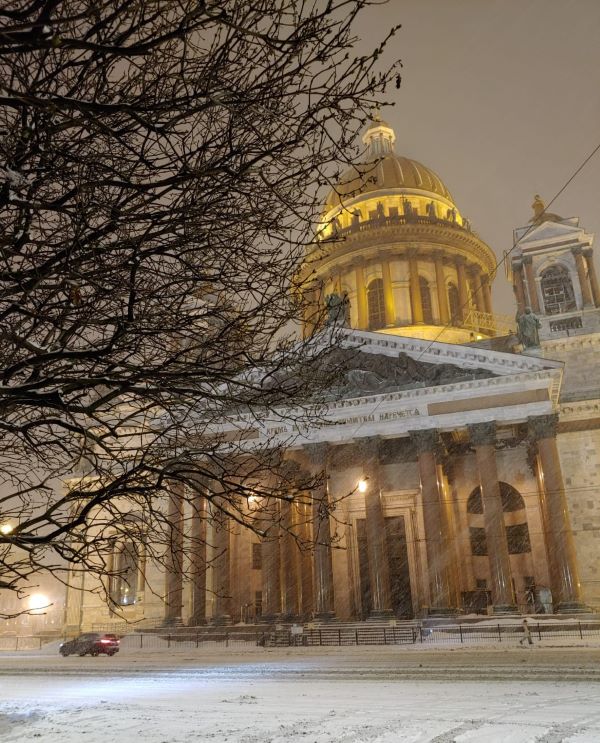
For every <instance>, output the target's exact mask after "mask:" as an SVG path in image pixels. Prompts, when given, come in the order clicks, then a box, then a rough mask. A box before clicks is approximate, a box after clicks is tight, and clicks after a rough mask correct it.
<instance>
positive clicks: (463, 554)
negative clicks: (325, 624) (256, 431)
mask: <svg viewBox="0 0 600 743" xmlns="http://www.w3.org/2000/svg"><path fill="white" fill-rule="evenodd" d="M364 142H365V145H366V148H367V150H366V151H367V155H366V158H365V162H364V164H363V165H362V166H361V167H359V168H358V169H352V170H351V171H349V172H347V173H346V174H345V175H344V176H342V178H341V180H340V182H339V184H338V185H337V187H336V188H334V189H333V190H332V191H331V193H330V194H329V196H328V198H327V203H326V206H325V212H324V215H323V223H322V224H323V226H322V229H321V230H320V232H319V235H318V240H316V242H315V246H314V252H313V254H312V256H311V261H310V269H311V271H314V272H315V274H314V275H315V276H316V279H317V280H316V281H315V282H314V284H313V285H314V287H315V289H314V297H313V298H312V299H313V302H314V303H315V304H319V303H323V302H327V303H328V306H329V308H330V312H331V313H332V314H335V313H336V312H343V313H345V314H346V316H347V317H346V322H347V325H348V330H347V331H345V332H344V341H343V343H344V345H346V346H347V347H353V348H357V349H359V350H358V351H357V352H356V353H355V354H354V355H353V365H352V369H350V370H349V371H348V373H347V375H346V377H345V380H344V384H343V386H342V387H341V388H340V389H341V391H340V394H339V395H338V398H337V399H334V400H332V402H331V403H330V404H329V408H328V412H327V417H328V419H329V421H330V423H331V425H328V426H320V427H318V428H315V430H314V431H309V432H307V433H306V434H305V435H304V436H303V437H302V438H296V439H295V441H294V445H293V447H292V449H291V450H290V451H289V453H288V454H289V459H290V460H292V461H294V462H295V463H296V465H297V466H298V467H299V468H300V469H301V470H304V471H306V472H315V471H318V470H322V469H324V470H325V472H326V473H327V478H326V481H325V482H324V483H323V486H322V489H321V491H320V492H317V493H315V494H314V497H313V501H312V504H313V505H312V506H310V505H309V506H307V505H306V503H305V502H303V504H302V505H301V504H294V503H284V504H282V505H281V508H282V509H284V512H283V513H282V514H281V520H282V523H284V524H294V523H295V524H297V525H298V528H299V529H303V530H304V531H305V532H306V533H305V534H304V536H305V537H306V538H307V539H310V538H311V537H312V536H314V534H311V530H313V531H314V532H316V530H319V535H321V536H320V538H319V539H317V540H315V541H316V542H317V544H315V546H314V548H313V549H312V550H300V549H299V548H298V544H297V543H296V541H295V540H294V539H293V538H289V536H288V537H286V536H284V537H283V538H282V539H280V540H275V541H274V540H269V541H265V542H263V543H261V542H260V540H259V538H258V537H257V536H256V535H254V534H252V533H250V532H249V531H244V530H241V529H240V528H239V527H236V526H234V525H232V526H231V528H219V529H218V530H216V531H215V533H214V534H208V535H207V538H206V541H205V542H203V543H202V544H203V546H202V547H196V548H195V550H194V554H188V552H187V551H186V550H187V547H186V541H185V539H183V540H182V542H181V544H180V548H181V550H182V552H183V554H184V555H185V561H182V560H173V561H172V563H171V569H170V570H168V571H167V572H166V573H165V570H164V568H163V567H161V566H159V565H152V564H149V563H142V562H139V563H135V564H132V565H131V566H129V568H128V580H127V581H122V582H121V584H120V585H121V593H119V591H118V590H117V591H116V592H115V593H114V595H113V600H115V601H116V602H117V603H118V604H120V609H121V611H120V612H118V613H115V612H114V611H112V610H111V609H110V608H109V607H108V606H107V605H106V604H105V603H103V602H102V600H101V598H100V597H99V596H98V595H97V594H94V593H89V592H87V591H85V590H79V588H89V587H91V586H87V585H86V584H85V580H84V581H83V584H82V585H80V586H79V588H78V587H77V583H75V585H74V586H73V587H72V588H70V589H69V592H68V596H67V606H66V611H65V629H66V630H67V631H77V630H91V629H94V628H99V627H100V626H102V628H106V627H107V625H109V624H110V623H111V622H115V623H116V622H121V621H122V617H123V616H125V617H126V618H127V619H131V620H135V621H140V620H144V621H147V622H148V623H154V624H155V625H156V624H161V623H164V624H167V625H169V624H180V623H182V624H186V625H192V626H197V625H202V624H207V623H208V624H210V623H216V624H223V623H237V622H240V621H241V622H247V623H254V622H259V621H261V622H281V621H290V622H291V621H293V622H299V621H315V620H317V621H318V620H321V621H335V620H338V621H350V620H360V619H369V618H374V617H377V618H390V619H393V618H395V619H397V620H400V619H414V618H420V617H432V616H457V615H460V614H465V613H466V614H517V613H521V614H534V613H560V614H571V613H581V612H587V611H590V610H596V609H598V608H600V557H599V551H598V535H599V534H600V499H599V498H598V492H599V488H600V456H599V452H600V388H599V386H598V381H597V374H596V369H597V365H598V363H599V362H600V287H599V285H598V280H597V277H596V273H595V270H594V263H593V259H592V240H593V236H592V235H590V234H588V233H586V232H585V230H584V229H583V228H581V227H580V226H579V222H578V219H577V218H567V219H563V218H561V217H559V216H557V215H556V214H549V213H547V212H546V211H545V210H544V207H543V204H542V202H541V201H540V199H539V197H536V199H535V201H534V205H533V209H534V213H533V217H532V219H531V220H530V222H529V223H528V224H527V225H525V226H524V227H519V228H518V229H516V230H515V246H516V247H514V249H513V250H512V251H511V252H510V253H509V255H508V257H507V262H508V264H509V265H508V269H509V271H508V275H509V277H510V279H511V280H512V282H513V285H514V290H515V298H516V305H517V318H518V321H517V322H515V320H514V319H513V318H512V316H511V317H500V316H498V315H496V314H494V312H493V308H492V299H491V283H492V280H493V279H494V277H495V275H496V263H497V261H496V257H495V255H494V253H493V252H492V251H491V249H490V248H489V247H488V246H487V245H486V244H485V243H484V242H483V241H482V240H481V239H480V238H479V237H478V235H477V234H476V233H475V232H474V231H473V230H472V228H471V225H470V223H469V221H468V220H467V219H466V218H465V217H464V216H463V215H462V213H461V211H460V209H459V207H458V205H457V204H455V203H454V200H453V199H452V196H451V194H450V192H449V191H448V189H447V188H446V186H445V185H444V183H443V182H442V181H441V180H440V178H439V177H438V176H437V175H436V174H435V173H434V172H433V171H432V170H430V169H429V168H428V167H425V166H423V165H422V164H420V163H418V162H416V161H415V160H411V159H409V158H407V157H403V156H400V155H398V154H396V152H395V146H394V145H395V135H394V131H393V130H392V128H391V127H390V126H388V125H387V124H386V123H385V122H383V121H380V120H377V121H374V122H372V124H371V125H370V126H369V127H368V129H367V131H366V133H365V135H364ZM332 238H339V239H332ZM517 324H518V328H517ZM309 326H310V318H309V317H307V328H308V329H309ZM515 331H517V332H515ZM284 428H285V427H282V428H281V429H280V430H278V431H274V432H273V431H272V432H270V435H272V436H280V437H281V440H282V441H283V440H286V439H287V438H289V433H290V432H289V431H286V430H284ZM347 493H351V495H350V496H349V497H344V498H342V499H340V501H339V504H338V506H337V509H338V512H337V514H336V529H337V534H338V536H339V539H337V541H335V544H333V545H332V544H331V543H330V539H329V538H328V534H329V531H330V529H332V528H333V525H332V524H330V523H329V517H327V518H326V520H325V521H323V518H322V514H323V513H324V512H325V513H326V509H325V510H323V509H319V499H323V498H325V499H330V500H332V501H335V500H336V499H337V497H338V496H342V495H344V494H347ZM303 509H304V511H309V510H310V509H312V510H313V511H314V513H312V512H307V513H305V512H303ZM180 517H181V514H180ZM201 519H202V514H201V513H196V514H193V515H191V516H190V524H191V526H190V529H191V531H192V532H193V531H194V529H196V530H198V529H201V528H203V527H202V523H201V522H200V520H201ZM209 529H210V527H209ZM323 534H325V535H326V536H325V538H322V535H323ZM196 544H197V542H196ZM215 555H218V559H213V556H215ZM184 562H185V564H186V565H187V566H188V569H186V573H187V575H188V576H189V577H184V575H183V572H178V571H177V569H176V566H177V565H183V563H184ZM207 565H208V568H207Z"/></svg>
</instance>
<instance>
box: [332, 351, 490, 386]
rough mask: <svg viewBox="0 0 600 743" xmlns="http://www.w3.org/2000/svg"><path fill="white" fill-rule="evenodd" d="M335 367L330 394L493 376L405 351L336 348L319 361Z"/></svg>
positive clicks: (484, 371)
mask: <svg viewBox="0 0 600 743" xmlns="http://www.w3.org/2000/svg"><path fill="white" fill-rule="evenodd" d="M323 362H324V363H326V364H332V365H335V366H337V367H338V368H339V370H340V374H339V375H338V379H339V383H338V384H336V385H335V386H334V387H333V388H332V389H331V395H332V397H336V398H339V397H351V396H353V395H364V394H377V393H382V392H392V391H397V390H408V389H418V388H424V387H436V386H439V385H443V384H454V383H456V382H463V381H469V380H472V379H480V378H483V377H492V376H494V375H493V374H492V373H491V372H489V371H487V370H484V369H463V368H461V367H460V366H457V365H455V364H448V363H442V364H432V363H430V362H425V361H418V360H416V359H413V358H412V357H411V356H409V355H408V354H406V353H399V354H398V355H397V356H384V355H383V354H369V353H364V352H360V351H354V350H347V349H336V350H334V351H332V352H331V353H329V354H328V355H327V357H326V358H325V359H324V360H323Z"/></svg>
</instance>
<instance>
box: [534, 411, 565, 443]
mask: <svg viewBox="0 0 600 743" xmlns="http://www.w3.org/2000/svg"><path fill="white" fill-rule="evenodd" d="M557 426H558V413H550V414H549V415H536V416H533V417H531V418H528V419H527V427H528V433H529V438H530V439H533V441H538V440H539V439H549V438H553V437H554V436H556V428H557Z"/></svg>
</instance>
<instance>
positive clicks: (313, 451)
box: [302, 441, 329, 469]
mask: <svg viewBox="0 0 600 743" xmlns="http://www.w3.org/2000/svg"><path fill="white" fill-rule="evenodd" d="M302 451H303V452H304V454H305V456H306V458H307V459H308V463H309V465H311V464H312V465H315V466H317V467H319V468H321V469H323V467H325V465H326V463H327V456H328V454H329V444H328V443H327V442H326V441H323V442H320V443H317V444H304V446H303V447H302Z"/></svg>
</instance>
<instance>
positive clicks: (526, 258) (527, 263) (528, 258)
mask: <svg viewBox="0 0 600 743" xmlns="http://www.w3.org/2000/svg"><path fill="white" fill-rule="evenodd" d="M521 263H522V264H523V265H524V266H530V265H531V264H532V263H533V259H532V257H531V256H530V255H524V256H523V257H522V258H521Z"/></svg>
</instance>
